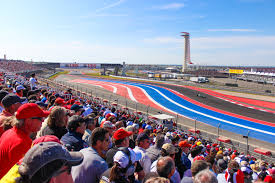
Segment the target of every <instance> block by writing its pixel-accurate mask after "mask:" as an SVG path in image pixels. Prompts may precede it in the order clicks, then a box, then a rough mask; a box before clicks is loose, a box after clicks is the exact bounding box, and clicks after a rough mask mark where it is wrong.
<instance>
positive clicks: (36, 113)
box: [15, 103, 50, 119]
mask: <svg viewBox="0 0 275 183" xmlns="http://www.w3.org/2000/svg"><path fill="white" fill-rule="evenodd" d="M49 114H50V112H49V111H43V110H42V109H41V108H40V107H39V106H38V105H37V104H35V103H27V104H23V105H22V106H20V107H19V108H18V110H17V112H16V115H15V116H16V118H17V119H27V118H32V117H47V116H48V115H49Z"/></svg>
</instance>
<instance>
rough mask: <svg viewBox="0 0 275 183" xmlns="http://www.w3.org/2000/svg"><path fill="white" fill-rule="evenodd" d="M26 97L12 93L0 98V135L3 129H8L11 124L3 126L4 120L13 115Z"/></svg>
mask: <svg viewBox="0 0 275 183" xmlns="http://www.w3.org/2000/svg"><path fill="white" fill-rule="evenodd" d="M25 100H26V98H20V97H18V96H17V95H14V94H8V95H6V96H5V97H4V98H3V99H2V105H3V106H4V110H3V111H2V112H1V114H0V137H1V135H2V134H3V133H4V131H5V130H7V129H10V128H11V125H8V127H5V124H4V123H5V121H6V119H7V118H8V117H10V116H13V115H14V113H15V112H16V111H17V110H18V108H19V107H20V106H21V105H22V102H24V101H25Z"/></svg>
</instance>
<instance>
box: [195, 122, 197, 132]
mask: <svg viewBox="0 0 275 183" xmlns="http://www.w3.org/2000/svg"><path fill="white" fill-rule="evenodd" d="M195 134H196V136H197V118H196V119H195Z"/></svg>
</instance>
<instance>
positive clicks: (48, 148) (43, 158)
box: [16, 142, 83, 182]
mask: <svg viewBox="0 0 275 183" xmlns="http://www.w3.org/2000/svg"><path fill="white" fill-rule="evenodd" d="M82 160H83V155H82V154H81V153H80V152H72V153H70V152H68V151H67V150H65V149H64V148H63V147H62V145H60V144H59V143H56V142H41V143H39V144H37V145H35V146H33V147H32V148H31V149H30V150H29V151H28V152H27V153H26V155H25V156H24V158H23V161H22V163H21V164H20V166H19V168H18V173H19V177H17V178H16V181H17V182H49V181H50V179H51V178H52V177H53V176H58V175H59V174H60V173H62V172H63V171H65V170H66V171H69V170H70V168H71V167H72V166H76V165H78V164H80V163H81V162H82Z"/></svg>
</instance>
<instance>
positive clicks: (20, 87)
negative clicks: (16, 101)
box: [16, 85, 26, 91]
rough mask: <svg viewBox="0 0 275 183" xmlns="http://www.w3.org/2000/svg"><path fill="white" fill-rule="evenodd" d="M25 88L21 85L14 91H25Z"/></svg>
mask: <svg viewBox="0 0 275 183" xmlns="http://www.w3.org/2000/svg"><path fill="white" fill-rule="evenodd" d="M25 89H26V88H25V87H24V86H23V85H18V86H17V87H16V90H17V91H19V90H25Z"/></svg>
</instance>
